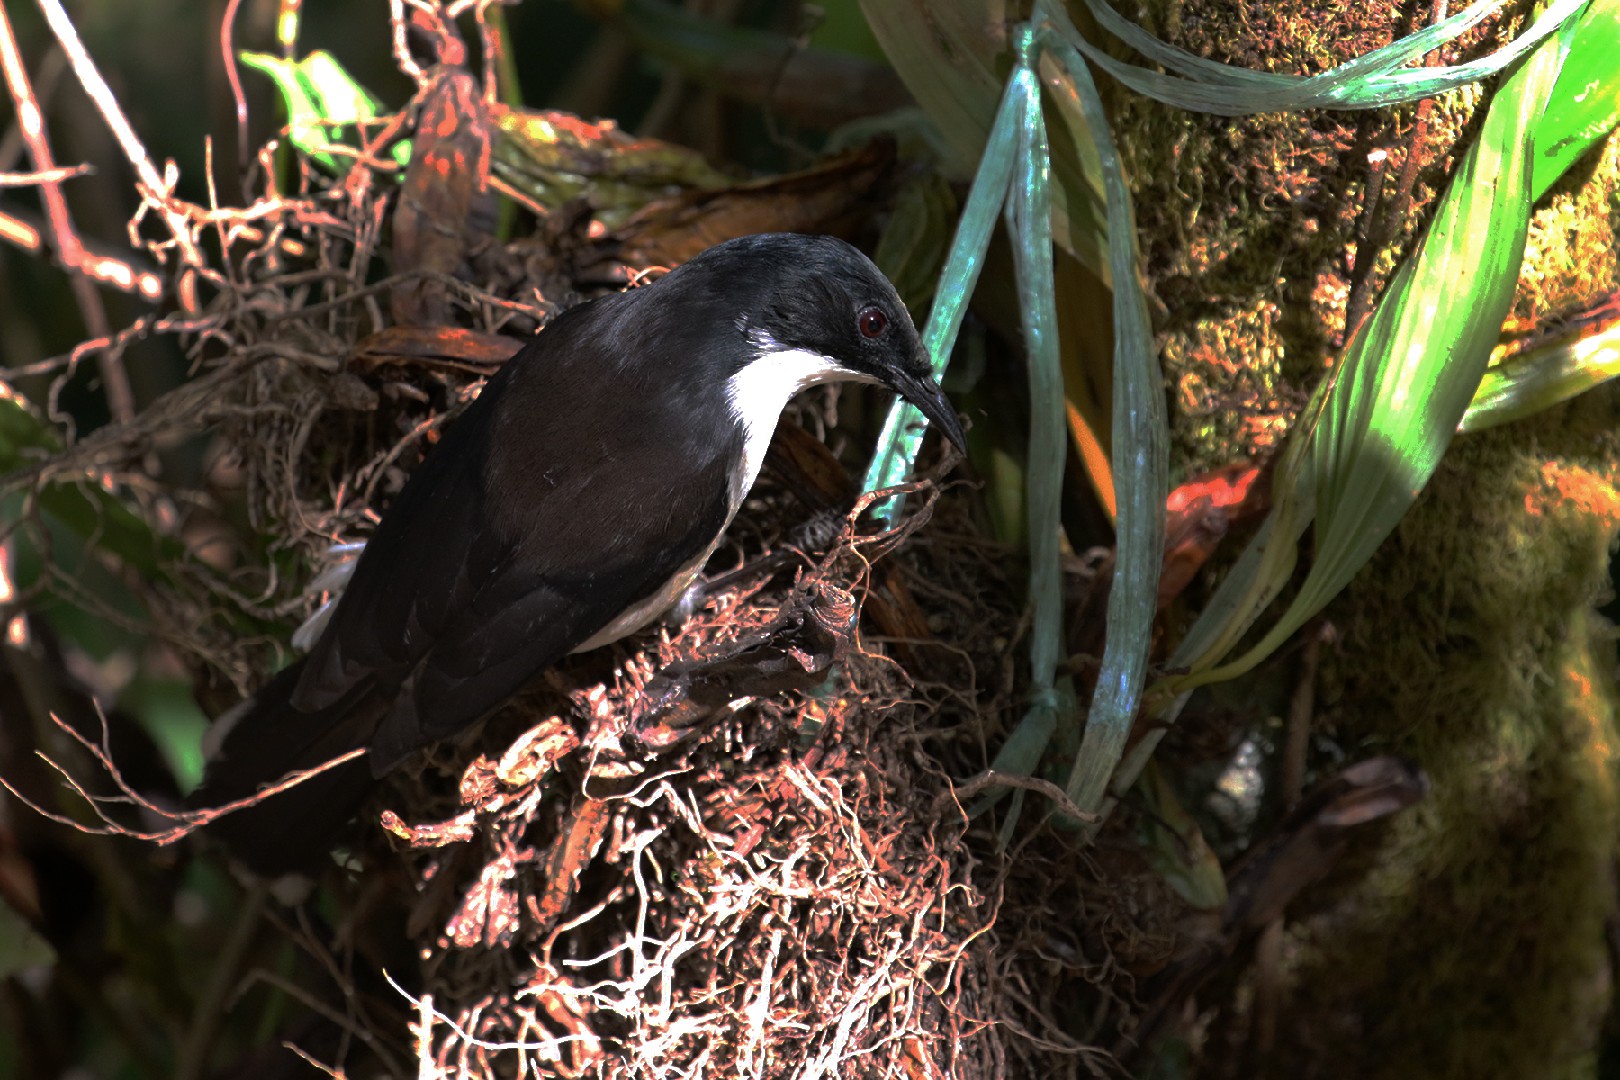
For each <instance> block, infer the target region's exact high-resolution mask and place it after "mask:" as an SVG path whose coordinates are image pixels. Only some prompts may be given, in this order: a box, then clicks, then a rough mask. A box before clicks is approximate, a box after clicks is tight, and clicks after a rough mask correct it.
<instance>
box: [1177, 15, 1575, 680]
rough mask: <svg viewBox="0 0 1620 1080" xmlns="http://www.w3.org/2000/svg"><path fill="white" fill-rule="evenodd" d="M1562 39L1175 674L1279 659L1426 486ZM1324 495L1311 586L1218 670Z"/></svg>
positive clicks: (1447, 202) (1510, 277)
mask: <svg viewBox="0 0 1620 1080" xmlns="http://www.w3.org/2000/svg"><path fill="white" fill-rule="evenodd" d="M1563 48H1564V39H1563V38H1555V39H1552V40H1550V41H1548V42H1546V43H1544V44H1543V45H1542V46H1541V47H1540V48H1539V49H1538V50H1537V52H1536V53H1535V55H1534V57H1533V58H1532V59H1531V61H1530V62H1529V63H1527V64H1526V65H1525V66H1524V67H1522V68H1521V69H1519V71H1517V72H1516V73H1515V74H1514V75H1513V76H1512V77H1511V78H1510V79H1509V80H1508V82H1507V83H1505V84H1504V85H1503V87H1502V89H1501V90H1500V91H1499V92H1498V93H1497V94H1496V96H1495V97H1494V98H1493V99H1492V101H1491V104H1490V107H1489V111H1488V114H1487V116H1486V118H1485V123H1484V126H1483V127H1482V129H1481V131H1480V134H1479V137H1478V139H1477V140H1476V141H1475V143H1474V144H1473V145H1472V146H1471V147H1470V148H1469V150H1468V152H1467V153H1466V154H1465V155H1464V157H1463V159H1462V161H1461V163H1460V164H1459V166H1458V168H1457V170H1456V174H1455V175H1454V176H1453V178H1452V182H1451V185H1450V187H1449V188H1448V189H1447V192H1446V195H1445V197H1444V198H1443V199H1442V200H1441V203H1440V205H1439V207H1438V209H1437V211H1436V214H1435V218H1434V222H1433V224H1432V225H1431V227H1430V230H1429V234H1428V236H1427V237H1425V239H1424V241H1423V244H1422V246H1421V247H1420V248H1419V250H1418V252H1417V255H1416V257H1415V259H1413V260H1412V261H1410V262H1408V263H1407V264H1406V265H1404V266H1403V267H1402V268H1401V269H1400V271H1399V272H1398V273H1397V274H1396V275H1395V278H1394V280H1393V281H1391V283H1390V285H1389V288H1388V289H1387V291H1386V293H1385V296H1384V299H1383V300H1382V301H1381V302H1380V304H1379V306H1378V308H1377V310H1376V311H1375V312H1374V314H1373V316H1372V318H1371V319H1369V320H1368V321H1367V322H1366V323H1365V324H1364V326H1363V327H1362V329H1361V331H1360V332H1359V333H1358V334H1357V335H1356V338H1355V339H1354V341H1352V343H1351V344H1350V347H1349V348H1348V350H1347V351H1346V355H1345V357H1344V359H1343V361H1342V363H1341V368H1340V371H1339V372H1338V374H1337V378H1336V379H1335V381H1334V382H1333V383H1332V386H1331V389H1330V390H1329V391H1328V392H1327V393H1326V395H1325V399H1324V400H1323V402H1322V407H1321V411H1320V414H1319V417H1318V418H1317V420H1316V423H1315V427H1314V429H1312V430H1310V431H1309V434H1308V441H1307V442H1306V443H1305V444H1304V445H1305V446H1306V447H1307V449H1306V451H1305V452H1304V459H1305V460H1306V461H1308V465H1307V466H1306V467H1305V468H1306V469H1308V474H1309V482H1308V483H1301V484H1298V485H1294V486H1288V485H1279V486H1278V487H1277V489H1276V490H1275V493H1274V494H1275V500H1274V509H1273V512H1272V518H1271V521H1270V522H1268V528H1267V529H1266V530H1265V531H1264V532H1263V533H1262V535H1261V536H1260V537H1257V538H1256V541H1255V543H1253V544H1251V546H1250V549H1249V551H1248V552H1247V553H1246V554H1245V555H1244V559H1243V562H1241V563H1240V566H1239V569H1240V570H1241V571H1242V573H1238V572H1234V573H1233V574H1232V575H1231V576H1229V578H1228V579H1227V581H1226V582H1224V583H1223V584H1222V587H1221V589H1220V590H1219V592H1218V593H1217V596H1216V601H1215V603H1213V604H1212V605H1211V607H1210V609H1209V610H1208V611H1206V612H1205V613H1204V615H1203V616H1202V617H1201V618H1200V620H1199V623H1198V624H1197V625H1196V626H1195V627H1194V629H1193V631H1192V632H1191V633H1190V634H1189V635H1188V637H1187V639H1186V640H1185V641H1184V642H1183V643H1182V645H1181V646H1180V648H1178V649H1177V651H1176V654H1175V655H1174V656H1173V657H1172V660H1171V665H1172V666H1173V667H1178V668H1188V669H1191V670H1190V671H1189V673H1188V674H1186V675H1183V676H1178V677H1173V678H1172V679H1170V680H1168V685H1170V686H1172V687H1175V688H1177V689H1186V688H1189V687H1191V686H1195V685H1199V684H1201V683H1204V682H1211V681H1217V680H1220V679H1225V678H1232V677H1235V676H1237V675H1239V674H1242V673H1243V672H1245V671H1248V670H1249V669H1251V668H1252V667H1253V666H1254V665H1255V664H1256V663H1258V662H1259V661H1260V660H1262V659H1264V658H1265V657H1266V656H1268V655H1270V653H1271V652H1272V651H1273V650H1274V649H1275V648H1276V647H1277V646H1278V645H1280V644H1281V643H1282V642H1283V641H1284V640H1286V639H1287V637H1288V636H1289V635H1290V634H1292V633H1293V632H1294V631H1295V630H1297V629H1298V628H1299V627H1300V626H1301V625H1303V624H1304V622H1305V621H1306V620H1307V619H1309V618H1310V617H1311V616H1312V615H1314V614H1315V613H1316V612H1317V611H1319V610H1321V608H1322V606H1323V605H1324V604H1326V603H1327V602H1328V600H1330V599H1332V597H1333V596H1335V595H1336V594H1337V593H1338V592H1339V590H1340V589H1342V588H1343V587H1344V586H1345V584H1346V583H1348V582H1349V580H1350V578H1351V577H1352V576H1353V575H1354V574H1355V572H1356V571H1357V570H1359V569H1360V568H1361V566H1362V565H1364V564H1365V563H1366V561H1367V560H1368V559H1369V558H1370V557H1371V556H1372V554H1373V552H1374V551H1375V550H1376V549H1377V547H1378V545H1379V544H1381V543H1382V542H1383V540H1384V538H1385V537H1386V536H1387V535H1388V534H1389V532H1390V531H1391V530H1392V529H1393V528H1394V527H1395V524H1396V523H1397V522H1398V521H1399V520H1400V518H1401V517H1402V516H1403V515H1404V514H1405V513H1406V510H1407V509H1408V508H1409V507H1410V506H1411V504H1412V502H1413V500H1414V499H1416V497H1417V495H1418V493H1419V492H1420V491H1421V490H1422V489H1423V485H1424V484H1425V483H1427V481H1428V478H1429V476H1430V475H1431V474H1432V473H1433V471H1434V469H1435V467H1436V465H1437V464H1438V463H1439V459H1440V456H1441V454H1442V453H1444V451H1445V449H1446V447H1447V446H1448V445H1449V444H1450V442H1451V439H1452V437H1453V435H1454V434H1455V432H1456V428H1457V423H1458V421H1459V420H1460V419H1461V418H1462V415H1463V413H1464V411H1465V410H1466V408H1467V407H1468V403H1469V401H1470V400H1471V399H1472V397H1473V395H1474V392H1475V389H1476V388H1477V387H1478V385H1479V381H1480V378H1481V376H1482V375H1483V373H1484V370H1485V365H1486V363H1487V361H1488V360H1489V358H1490V355H1491V350H1492V348H1493V347H1494V345H1495V343H1496V336H1497V328H1498V327H1499V326H1500V325H1501V323H1502V318H1503V316H1504V315H1505V314H1506V313H1507V310H1508V308H1509V306H1510V305H1511V303H1512V300H1513V295H1514V291H1515V288H1516V285H1517V281H1518V274H1519V264H1520V261H1521V259H1522V256H1523V253H1524V244H1525V232H1526V228H1527V226H1528V223H1529V216H1530V203H1531V170H1532V166H1533V160H1534V153H1535V151H1534V141H1533V132H1534V130H1535V125H1536V123H1537V121H1538V120H1539V118H1540V115H1541V113H1542V111H1543V109H1544V108H1545V107H1546V104H1547V100H1548V96H1549V93H1550V91H1551V88H1552V86H1553V83H1554V80H1555V79H1556V77H1557V75H1558V71H1559V67H1560V64H1561V63H1562V60H1563ZM1300 480H1301V481H1304V480H1305V475H1304V471H1303V470H1302V473H1301V476H1300ZM1312 503H1314V509H1315V521H1316V529H1317V542H1316V558H1315V561H1314V563H1313V564H1312V567H1311V571H1310V573H1309V574H1308V575H1307V577H1306V579H1305V582H1304V583H1303V585H1302V586H1301V588H1300V592H1299V594H1298V595H1297V596H1296V597H1295V599H1294V601H1293V603H1292V604H1291V605H1290V606H1289V608H1288V610H1287V611H1286V612H1284V614H1283V615H1282V616H1281V617H1280V618H1279V619H1278V620H1277V621H1276V622H1274V623H1272V624H1271V625H1270V626H1269V627H1268V628H1267V632H1266V634H1265V636H1264V637H1263V638H1262V639H1261V641H1260V642H1259V643H1257V644H1256V645H1255V646H1254V647H1253V648H1251V649H1250V650H1249V651H1248V652H1247V653H1246V654H1245V655H1244V656H1242V657H1241V658H1239V659H1238V660H1236V661H1233V662H1231V663H1229V664H1226V665H1225V666H1223V667H1213V665H1214V664H1216V663H1218V662H1219V660H1220V657H1221V654H1222V652H1223V651H1224V648H1225V647H1226V646H1229V645H1230V643H1231V641H1233V640H1234V639H1235V636H1236V635H1237V634H1240V633H1241V632H1242V630H1243V629H1244V628H1245V627H1246V626H1247V625H1248V622H1249V621H1251V620H1252V619H1253V617H1254V616H1255V615H1256V614H1257V613H1258V612H1257V610H1256V609H1255V607H1254V605H1253V603H1252V600H1253V598H1256V597H1261V596H1265V595H1267V594H1274V593H1275V591H1276V589H1277V588H1279V587H1280V585H1281V581H1282V580H1284V579H1283V578H1280V577H1278V576H1276V575H1278V574H1280V573H1282V572H1283V571H1284V570H1286V569H1288V568H1291V563H1292V558H1291V556H1290V555H1289V554H1288V552H1287V551H1286V548H1288V547H1292V546H1293V544H1294V543H1295V542H1297V537H1298V535H1299V533H1300V532H1302V531H1303V526H1304V524H1305V522H1306V521H1307V519H1308V518H1309V516H1310V512H1309V509H1308V507H1309V506H1310V505H1311V504H1312ZM1262 569H1263V570H1264V571H1265V572H1264V573H1263V574H1262V573H1260V571H1261V570H1262ZM1228 594H1231V595H1228ZM1233 596H1237V597H1244V598H1247V602H1242V603H1233V602H1232V598H1233ZM1234 617H1235V618H1236V619H1238V620H1239V621H1238V622H1237V623H1234V624H1232V625H1225V626H1218V625H1216V623H1217V622H1218V621H1219V620H1223V619H1231V618H1234ZM1206 624H1208V625H1206Z"/></svg>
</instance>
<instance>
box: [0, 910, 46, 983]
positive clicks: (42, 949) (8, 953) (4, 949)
mask: <svg viewBox="0 0 1620 1080" xmlns="http://www.w3.org/2000/svg"><path fill="white" fill-rule="evenodd" d="M54 963H56V950H55V949H53V948H51V943H50V942H48V941H46V940H45V939H44V938H42V937H40V936H39V934H38V933H37V932H36V931H35V930H34V928H33V927H32V926H29V925H28V920H27V919H24V918H23V917H22V916H21V915H19V914H17V912H16V911H14V910H13V909H12V907H11V905H10V904H8V903H6V902H5V901H4V900H0V979H7V978H10V977H11V976H13V975H18V974H21V973H22V972H24V971H27V970H28V969H29V968H37V967H44V966H45V965H47V964H54Z"/></svg>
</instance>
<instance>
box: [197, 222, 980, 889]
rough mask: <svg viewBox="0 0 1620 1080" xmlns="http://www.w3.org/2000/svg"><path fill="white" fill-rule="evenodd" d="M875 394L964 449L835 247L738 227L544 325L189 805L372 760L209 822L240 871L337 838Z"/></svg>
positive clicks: (877, 304)
mask: <svg viewBox="0 0 1620 1080" xmlns="http://www.w3.org/2000/svg"><path fill="white" fill-rule="evenodd" d="M835 379H839V380H848V379H854V380H860V381H869V382H879V383H883V384H886V385H888V386H890V387H891V388H893V389H896V390H897V391H899V392H900V393H902V394H903V395H904V396H906V397H907V398H908V399H910V400H912V401H913V402H914V403H916V404H917V405H918V407H919V408H921V409H922V410H923V412H924V413H925V414H926V415H927V416H928V417H929V418H930V419H931V420H933V421H934V422H935V423H936V424H939V425H940V426H942V427H943V429H944V430H945V432H946V434H947V435H949V436H950V437H951V438H952V439H953V441H955V442H957V443H958V444H960V443H961V429H960V427H959V426H958V424H957V421H956V418H955V415H954V414H953V413H952V412H951V410H950V408H949V405H948V403H947V402H946V401H945V398H944V396H943V395H942V394H941V393H940V392H939V390H938V388H937V386H935V384H934V382H933V380H932V377H931V375H930V373H929V370H928V365H927V359H926V357H925V356H924V355H923V352H922V349H921V347H920V345H919V343H918V340H917V333H916V330H915V328H914V327H913V325H912V322H911V319H910V317H909V316H908V315H907V314H906V311H905V307H904V305H903V304H902V303H901V302H900V299H899V297H898V296H897V295H896V294H895V292H894V289H893V287H892V286H891V285H890V284H889V282H888V281H887V280H886V279H885V278H884V277H883V275H882V274H881V273H880V272H879V271H878V270H877V268H876V267H875V266H873V265H872V263H871V262H870V261H869V260H868V259H867V258H866V257H865V256H864V255H861V254H860V253H859V252H858V251H856V250H855V249H854V248H852V247H850V246H849V245H847V244H845V243H843V242H842V241H838V240H833V239H830V238H827V237H809V236H797V235H788V234H773V235H764V236H752V237H744V238H742V239H740V240H734V241H730V242H728V243H724V244H720V245H718V246H717V247H714V248H710V249H709V250H708V251H706V252H704V253H703V254H701V255H699V256H697V257H696V258H694V259H692V260H691V261H690V262H688V263H687V264H685V265H684V266H682V267H680V268H679V269H677V270H675V271H673V272H672V273H670V274H668V275H666V276H665V277H664V278H662V279H661V280H659V281H657V282H655V283H654V284H652V285H649V286H646V287H643V288H639V289H633V290H630V291H628V292H625V293H621V294H618V295H614V296H609V297H604V298H602V299H599V300H595V301H592V302H590V303H586V304H582V305H580V306H578V307H575V308H573V309H571V310H569V311H566V312H564V313H563V314H561V315H559V316H557V317H556V318H555V319H553V320H552V321H551V322H550V323H549V324H547V326H546V327H545V328H544V329H543V330H542V331H541V332H540V333H539V334H538V335H536V337H535V338H534V340H533V341H531V342H530V343H529V344H528V345H527V346H526V347H525V348H524V349H523V350H522V351H521V352H519V353H518V354H517V355H516V356H515V357H513V359H512V360H511V361H509V362H508V363H507V364H506V365H505V366H504V367H503V368H502V369H501V370H500V371H499V372H498V373H497V374H496V375H495V376H494V377H492V378H491V379H490V380H489V382H488V384H487V385H486V386H485V387H484V390H483V392H482V393H481V394H480V395H479V397H478V399H477V400H476V401H475V402H474V403H473V404H472V405H471V406H469V407H468V408H467V410H466V411H465V412H464V413H463V414H462V416H461V417H460V418H459V419H458V420H457V422H456V423H455V424H454V425H453V427H452V428H451V429H450V431H449V433H448V434H447V435H446V436H445V437H444V439H443V440H442V441H441V442H440V444H439V445H438V446H437V447H436V448H435V449H434V450H433V452H432V453H430V454H429V455H428V457H427V459H426V460H425V461H424V463H423V464H422V466H421V468H420V469H418V470H417V472H416V473H415V474H414V475H412V477H411V478H410V481H409V482H408V483H407V484H406V485H405V487H404V489H403V490H402V491H401V492H400V494H399V496H398V498H396V499H395V500H394V503H393V505H392V506H391V507H390V508H389V510H388V513H387V514H386V515H385V516H384V518H383V519H382V522H381V524H379V526H378V527H377V531H376V533H375V534H374V535H373V536H372V538H371V540H370V541H369V542H368V543H367V545H366V548H365V551H364V552H363V554H362V555H361V557H360V560H359V563H358V565H357V567H356V569H355V572H354V575H353V579H352V581H351V582H350V584H349V586H348V588H347V590H346V592H345V593H344V595H343V597H342V599H341V600H340V601H339V603H338V605H337V608H336V611H335V613H334V615H333V617H332V619H331V621H330V623H329V624H328V625H327V626H326V628H325V630H324V632H323V633H322V634H321V636H320V638H319V640H318V641H317V642H316V644H315V646H314V648H313V650H312V651H311V652H310V654H309V655H308V656H307V657H305V658H304V659H303V660H301V661H299V662H297V663H295V664H293V665H292V666H291V667H289V668H287V669H286V670H285V671H283V672H281V673H280V674H278V675H277V676H276V677H275V678H273V679H271V680H270V682H269V683H268V684H266V685H265V687H264V688H263V689H261V690H260V691H259V693H258V694H257V695H255V697H254V698H253V699H252V700H251V701H249V702H246V703H244V705H243V706H241V707H239V708H238V709H237V710H234V711H233V714H232V715H231V716H230V717H228V719H229V720H230V722H231V724H232V726H231V727H230V728H229V730H228V733H227V734H226V735H225V737H224V740H223V744H222V746H221V748H220V752H219V753H218V754H217V756H216V757H215V758H214V759H213V761H212V762H211V763H210V766H209V768H208V772H207V776H206V779H205V780H204V782H203V785H202V787H201V788H200V789H199V790H198V792H197V793H196V794H195V795H194V796H193V803H194V804H195V805H199V806H215V805H221V804H223V803H225V802H229V801H234V800H236V799H239V798H242V797H245V796H246V795H249V794H251V793H253V792H254V791H256V790H257V789H258V788H260V787H261V786H263V785H264V784H267V783H270V782H274V781H275V780H277V779H279V778H280V777H281V776H283V775H284V774H286V773H287V772H289V771H292V770H296V769H306V768H310V767H312V766H315V765H318V764H320V763H322V762H324V761H328V760H330V759H331V758H333V757H336V756H338V755H340V754H343V753H345V752H348V751H349V750H351V749H354V748H356V747H362V746H363V747H366V748H367V753H366V754H365V755H364V756H362V757H361V758H359V759H357V760H356V761H354V762H350V763H347V764H346V765H345V766H341V767H339V768H337V769H334V770H331V771H329V772H327V773H323V774H321V775H320V776H318V777H315V778H313V779H311V780H308V781H306V782H305V783H303V784H301V785H299V786H297V787H295V788H293V789H292V790H291V791H289V792H287V793H284V794H281V795H278V796H275V797H272V798H269V799H267V800H265V802H263V803H261V804H259V805H256V806H253V807H250V808H247V809H245V810H241V811H237V812H235V813H233V814H229V815H226V816H225V817H223V818H221V819H220V820H219V821H218V822H217V823H216V824H214V825H213V826H211V827H210V831H211V832H213V833H215V834H216V835H218V836H219V837H220V838H221V839H223V840H224V841H225V842H226V844H227V846H229V847H230V848H232V849H233V850H234V851H235V852H236V853H237V854H238V855H239V856H241V857H242V858H243V860H244V861H246V862H247V863H248V864H249V865H250V866H252V867H254V868H256V869H259V870H261V871H263V872H279V871H282V870H285V869H288V868H292V867H295V866H298V865H301V864H303V863H305V862H307V861H308V860H310V859H311V858H312V857H315V856H318V854H319V853H320V852H322V851H324V850H325V849H326V848H327V847H328V846H330V843H331V841H332V839H333V838H334V836H335V832H336V829H337V828H338V827H339V826H341V825H342V824H343V823H344V822H345V821H347V820H348V819H349V818H350V817H352V815H353V814H354V812H355V810H356V809H358V807H359V804H360V802H361V801H362V800H363V799H364V797H365V795H366V792H367V790H368V789H369V787H370V785H371V782H372V780H373V779H374V778H375V777H379V776H381V775H383V774H384V773H386V772H387V771H388V770H389V769H392V768H393V767H394V766H395V765H397V764H398V763H399V762H400V761H401V759H403V758H404V757H406V756H407V755H409V754H410V753H411V752H413V751H415V750H417V749H419V748H421V747H424V746H427V745H429V744H431V743H433V742H435V741H437V740H440V739H443V738H446V737H449V736H451V735H454V734H456V733H458V732H460V731H462V730H464V729H466V728H467V727H469V726H470V725H471V724H473V723H475V722H476V721H477V720H478V719H479V718H481V717H482V716H484V715H486V714H487V713H488V712H489V711H490V710H492V709H494V708H495V707H496V706H498V705H500V704H501V703H502V702H503V701H505V700H506V699H508V698H509V697H511V696H512V695H513V694H515V693H516V692H517V691H518V690H520V689H521V688H522V687H523V686H524V685H525V684H526V683H527V682H529V680H531V679H532V678H534V677H535V675H536V674H538V673H539V672H541V671H542V670H544V669H545V668H546V667H547V666H549V665H551V664H553V663H555V662H556V661H557V660H558V659H560V658H561V657H563V656H565V655H566V654H568V653H569V652H571V651H575V650H577V649H580V648H582V647H593V646H595V645H599V644H603V643H605V642H606V641H609V640H612V639H614V638H616V637H619V636H622V635H623V634H625V633H629V632H632V631H634V630H635V629H638V628H639V627H640V626H642V625H645V624H646V623H647V622H649V621H651V620H652V619H654V618H656V617H657V616H658V615H659V614H660V613H662V611H664V610H666V609H667V608H668V607H669V606H670V604H672V603H673V602H674V601H675V600H676V599H677V598H678V597H679V595H680V594H681V592H682V591H684V589H685V588H686V586H687V585H688V584H690V582H691V580H692V578H693V577H694V576H695V575H696V573H697V572H698V571H699V570H700V569H701V568H702V564H703V561H704V560H705V559H706V558H707V557H708V555H709V553H711V552H712V551H713V550H714V547H715V546H716V544H717V543H718V541H719V538H720V535H721V533H722V532H723V531H724V529H725V527H726V525H727V524H728V523H729V522H730V520H731V517H732V515H733V514H735V513H736V510H737V507H738V506H739V505H740V504H741V502H742V499H743V497H744V495H746V493H747V490H748V488H749V486H750V485H751V484H752V483H753V480H754V477H755V475H756V474H757V472H758V469H759V464H760V460H761V458H762V457H763V453H764V448H765V445H766V444H767V443H768V441H769V438H770V434H771V432H772V430H774V428H775V426H776V422H777V419H778V416H779V414H780V412H781V409H782V406H783V405H784V404H786V402H787V399H788V398H789V397H790V396H792V394H793V393H796V392H797V391H798V390H800V389H803V388H804V387H805V386H808V385H811V384H813V383H816V382H823V381H828V380H835Z"/></svg>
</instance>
